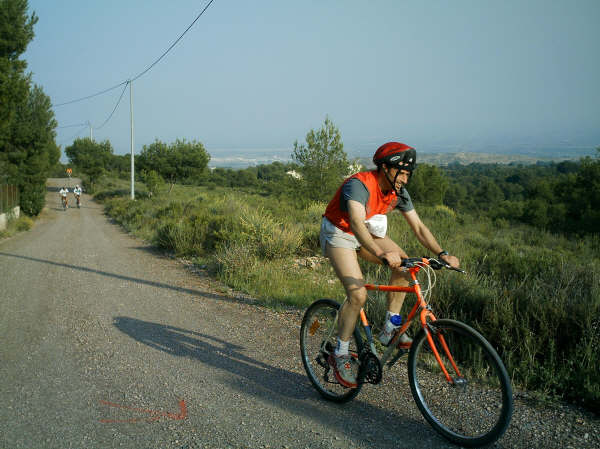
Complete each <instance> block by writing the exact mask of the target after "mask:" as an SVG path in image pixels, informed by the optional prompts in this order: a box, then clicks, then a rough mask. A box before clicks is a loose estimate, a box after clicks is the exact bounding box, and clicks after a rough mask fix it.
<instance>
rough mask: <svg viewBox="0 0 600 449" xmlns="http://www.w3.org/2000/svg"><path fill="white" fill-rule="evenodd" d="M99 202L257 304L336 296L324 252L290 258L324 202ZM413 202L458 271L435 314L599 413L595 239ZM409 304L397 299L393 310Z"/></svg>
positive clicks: (444, 276) (407, 244) (517, 376)
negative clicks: (467, 328)
mask: <svg viewBox="0 0 600 449" xmlns="http://www.w3.org/2000/svg"><path fill="white" fill-rule="evenodd" d="M117 188H118V186H112V187H111V191H113V192H114V191H115V190H116V189H117ZM104 198H105V210H106V212H107V214H109V215H110V216H112V217H113V218H114V220H115V221H117V222H118V223H120V224H122V225H123V226H124V227H125V228H126V229H129V230H130V231H131V232H134V233H136V234H137V235H140V236H142V237H144V238H147V239H148V240H153V241H155V242H156V244H157V245H158V246H160V247H162V248H165V249H167V250H169V251H173V252H175V253H177V254H180V255H184V256H186V257H199V258H200V259H199V260H201V261H202V263H203V264H208V265H209V266H210V267H212V269H213V270H214V273H215V275H216V276H217V277H218V278H219V279H220V280H221V281H222V282H224V283H226V284H227V285H229V286H230V287H232V288H235V289H237V290H240V291H243V292H247V293H249V294H251V295H252V296H254V297H257V298H259V299H260V301H262V302H263V303H265V304H270V305H273V306H276V305H277V304H280V303H287V304H293V305H295V306H298V307H306V306H307V305H308V304H310V303H311V302H312V301H313V300H314V299H316V298H319V297H332V298H334V299H336V300H338V301H342V300H343V299H344V292H343V289H342V288H341V285H340V282H339V281H338V280H337V278H336V277H335V274H334V273H333V272H332V271H331V268H330V266H329V264H328V262H327V261H326V260H323V261H322V263H320V264H318V265H317V266H316V267H306V266H305V265H304V264H302V263H298V259H300V260H302V258H303V257H305V256H307V255H316V254H320V250H319V246H318V233H319V226H320V220H321V214H322V213H323V212H324V209H325V204H324V203H314V204H311V205H309V206H307V207H303V206H302V204H299V203H298V202H297V201H295V198H292V197H278V199H277V201H274V200H273V198H272V197H263V196H260V195H251V194H247V193H243V192H241V191H239V190H232V189H223V188H220V187H216V188H188V187H184V186H175V187H174V189H173V191H172V192H171V193H170V194H168V195H166V194H165V195H156V196H154V197H153V198H152V199H143V200H137V201H135V202H132V201H130V200H128V199H126V197H125V198H119V197H118V196H113V195H105V196H104ZM418 210H419V214H420V216H421V217H422V218H423V221H424V222H425V223H426V224H427V225H428V227H429V228H430V229H431V230H432V232H433V233H434V235H435V236H436V237H437V238H438V239H439V241H440V243H442V245H443V246H444V248H446V249H448V250H449V251H450V252H452V254H456V255H457V256H458V257H459V258H460V259H461V265H462V266H463V267H464V268H465V270H466V271H467V273H468V274H467V275H466V276H461V275H459V274H457V273H453V272H438V273H437V276H438V279H437V284H436V288H435V289H434V290H433V294H432V297H431V299H430V304H431V305H432V307H433V309H434V313H435V314H436V316H438V317H448V318H454V319H458V320H461V321H464V322H466V323H468V324H469V325H471V326H473V327H475V328H476V329H478V330H479V331H480V332H482V333H483V335H485V336H486V337H487V338H488V340H489V341H490V342H491V343H492V345H493V346H494V347H496V348H497V349H498V351H499V353H500V354H501V356H502V358H503V360H504V361H505V363H506V366H507V368H508V370H509V373H510V375H511V377H512V379H513V380H514V382H515V384H516V385H517V386H518V387H525V388H529V389H536V390H539V391H544V392H547V393H550V394H554V395H558V396H562V397H565V398H568V399H570V400H572V401H575V402H580V403H582V404H583V405H585V406H586V407H587V408H589V409H591V410H596V411H600V382H599V380H598V377H597V366H598V365H599V364H600V352H599V351H600V344H599V343H600V336H599V327H600V323H599V318H598V317H599V316H600V287H599V286H600V263H599V262H600V260H599V258H598V253H599V252H600V251H599V250H600V238H599V237H598V236H589V237H585V238H584V239H567V238H565V237H560V236H556V235H553V234H550V233H548V232H542V231H540V230H538V229H535V228H532V227H529V226H527V225H519V226H515V225H509V224H508V222H506V221H504V222H503V221H498V219H486V218H482V217H479V216H470V215H466V214H461V213H458V212H456V211H453V210H451V209H448V208H447V207H444V206H433V207H424V206H422V205H418ZM389 222H390V226H389V230H390V234H391V236H392V238H393V239H394V240H396V241H397V242H398V243H399V244H400V246H401V247H402V248H403V249H405V251H406V252H407V253H408V254H409V255H411V256H421V255H426V254H427V251H426V250H425V249H424V248H423V247H422V246H421V245H420V244H419V243H418V242H417V241H416V239H415V238H414V234H413V233H412V232H411V230H410V228H409V227H408V225H407V224H406V222H405V220H404V219H403V218H402V216H401V215H400V214H392V215H391V216H390V219H389ZM363 268H364V273H365V276H366V278H367V279H369V280H370V281H372V282H375V283H385V282H387V280H388V277H389V271H388V270H387V269H386V268H384V267H378V266H374V265H372V264H363ZM375 296H377V297H376V298H374V299H373V300H372V301H371V302H370V303H369V304H368V306H367V314H368V316H369V319H370V320H371V321H372V323H373V325H374V326H375V327H377V326H378V325H379V323H380V321H381V320H382V318H383V315H384V314H385V295H383V294H380V295H375ZM410 306H412V300H411V298H408V299H407V301H405V306H404V309H403V314H404V315H406V314H407V312H408V310H409V309H408V308H409V307H410Z"/></svg>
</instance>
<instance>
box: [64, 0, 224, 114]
mask: <svg viewBox="0 0 600 449" xmlns="http://www.w3.org/2000/svg"><path fill="white" fill-rule="evenodd" d="M213 1H214V0H210V1H209V2H208V4H207V5H206V6H205V7H204V9H203V10H202V11H200V14H198V15H197V16H196V18H195V19H194V21H193V22H192V23H191V24H190V25H189V26H188V27H187V28H186V29H185V31H184V32H183V33H181V35H180V36H179V37H178V38H177V39H176V40H175V42H173V43H172V44H171V46H170V47H169V48H168V49H167V50H166V51H165V52H164V53H163V54H162V55H160V57H159V58H158V59H157V60H156V61H154V62H153V63H152V64H150V65H149V66H148V67H147V68H146V69H145V70H144V71H142V72H140V73H139V74H138V75H136V76H135V77H134V78H131V79H128V80H126V81H123V82H121V83H119V84H116V85H114V86H112V87H109V88H108V89H104V90H102V91H100V92H96V93H95V94H92V95H87V96H85V97H81V98H76V99H74V100H69V101H65V102H63V103H58V104H55V105H52V106H53V107H55V108H56V107H59V106H66V105H68V104H73V103H77V102H80V101H84V100H89V99H90V98H94V97H97V96H99V95H102V94H105V93H107V92H110V91H111V90H114V89H116V88H118V87H120V86H122V85H123V84H125V86H127V84H129V83H130V82H132V81H135V80H137V79H138V78H140V77H142V76H143V75H145V74H146V73H148V72H149V71H150V69H152V67H154V66H155V65H156V64H158V63H159V62H160V60H161V59H162V58H164V57H165V56H166V55H167V53H169V52H170V51H171V50H172V49H173V47H175V45H177V43H178V42H179V41H180V40H181V39H182V38H183V36H184V35H185V34H186V33H187V32H188V31H189V30H190V28H192V27H193V26H194V24H195V23H196V22H197V21H198V19H200V17H202V15H203V14H204V13H205V11H206V10H207V9H208V7H209V6H210V5H211V4H212V3H213ZM111 115H112V114H111ZM102 126H104V124H102Z"/></svg>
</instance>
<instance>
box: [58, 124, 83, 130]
mask: <svg viewBox="0 0 600 449" xmlns="http://www.w3.org/2000/svg"><path fill="white" fill-rule="evenodd" d="M84 125H85V126H87V125H88V124H87V123H75V124H74V125H65V126H57V127H56V129H63V128H75V127H76V126H84Z"/></svg>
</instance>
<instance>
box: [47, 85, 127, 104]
mask: <svg viewBox="0 0 600 449" xmlns="http://www.w3.org/2000/svg"><path fill="white" fill-rule="evenodd" d="M128 82H129V81H123V82H122V83H119V84H117V85H116V86H113V87H109V88H108V89H104V90H103V91H100V92H97V93H95V94H92V95H88V96H87V97H81V98H77V99H75V100H70V101H65V102H64V103H59V104H53V105H52V106H53V107H55V108H57V107H59V106H65V105H67V104H72V103H77V102H78V101H83V100H89V99H90V98H94V97H97V96H98V95H102V94H105V93H107V92H110V91H111V90H114V89H116V88H117V87H119V86H122V85H123V84H127V83H128Z"/></svg>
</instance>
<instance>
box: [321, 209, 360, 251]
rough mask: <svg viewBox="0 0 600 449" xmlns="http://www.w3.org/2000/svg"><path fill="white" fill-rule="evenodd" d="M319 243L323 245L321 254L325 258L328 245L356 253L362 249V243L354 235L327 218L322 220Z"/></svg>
mask: <svg viewBox="0 0 600 449" xmlns="http://www.w3.org/2000/svg"><path fill="white" fill-rule="evenodd" d="M319 242H320V243H321V252H322V254H323V255H324V256H327V254H326V249H327V244H329V245H330V246H333V247H334V248H347V249H353V250H355V251H358V250H359V249H360V243H359V242H358V240H357V239H356V237H355V236H354V235H352V234H348V233H347V232H344V231H342V230H341V229H340V228H338V227H336V226H335V225H334V224H333V223H332V222H330V221H329V220H328V219H327V218H325V217H323V219H322V220H321V233H320V234H319Z"/></svg>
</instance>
